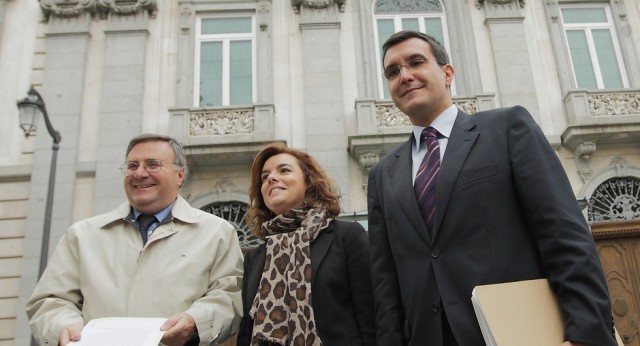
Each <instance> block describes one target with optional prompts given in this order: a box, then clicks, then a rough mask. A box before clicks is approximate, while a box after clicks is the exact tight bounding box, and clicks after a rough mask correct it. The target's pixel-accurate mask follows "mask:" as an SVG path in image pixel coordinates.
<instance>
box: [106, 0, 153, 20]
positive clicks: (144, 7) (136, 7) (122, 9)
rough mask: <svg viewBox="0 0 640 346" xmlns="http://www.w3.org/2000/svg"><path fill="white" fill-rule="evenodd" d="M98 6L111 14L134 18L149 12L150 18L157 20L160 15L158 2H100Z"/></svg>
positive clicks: (128, 0)
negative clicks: (142, 12)
mask: <svg viewBox="0 0 640 346" xmlns="http://www.w3.org/2000/svg"><path fill="white" fill-rule="evenodd" d="M98 5H99V6H100V7H102V8H104V9H105V10H106V11H108V12H109V13H114V14H117V15H121V16H132V15H136V14H138V13H139V12H141V11H147V12H148V13H149V17H151V18H155V17H156V15H157V13H158V4H157V2H156V0H98Z"/></svg>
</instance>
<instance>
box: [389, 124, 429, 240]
mask: <svg viewBox="0 0 640 346" xmlns="http://www.w3.org/2000/svg"><path fill="white" fill-rule="evenodd" d="M413 142H414V140H413V133H412V134H411V138H409V140H408V141H406V142H405V143H404V144H402V147H401V148H399V150H398V151H397V152H396V154H395V156H396V161H395V162H394V161H390V162H392V163H391V165H390V166H389V167H387V172H388V177H389V182H390V183H391V187H392V190H393V193H394V194H395V201H396V202H397V203H398V205H399V206H400V209H402V211H403V212H404V213H405V215H407V219H408V220H409V222H411V223H412V225H413V227H412V228H413V229H415V230H416V231H417V232H418V235H419V236H420V238H422V240H423V241H424V242H425V243H426V244H427V245H429V246H430V245H431V237H430V236H429V232H428V231H427V226H426V225H425V223H424V220H423V219H422V214H420V209H419V208H418V200H417V199H416V193H415V191H414V190H413V176H412V175H413V169H412V167H413V166H412V157H411V146H412V145H413ZM389 208H391V206H389Z"/></svg>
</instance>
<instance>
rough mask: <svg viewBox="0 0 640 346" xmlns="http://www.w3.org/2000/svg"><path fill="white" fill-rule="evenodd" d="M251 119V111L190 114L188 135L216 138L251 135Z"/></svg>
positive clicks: (217, 111)
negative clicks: (228, 135)
mask: <svg viewBox="0 0 640 346" xmlns="http://www.w3.org/2000/svg"><path fill="white" fill-rule="evenodd" d="M253 117H254V112H253V109H246V110H216V111H195V112H191V113H190V115H189V135H190V136H217V135H227V134H242V133H252V132H253V121H254V118H253Z"/></svg>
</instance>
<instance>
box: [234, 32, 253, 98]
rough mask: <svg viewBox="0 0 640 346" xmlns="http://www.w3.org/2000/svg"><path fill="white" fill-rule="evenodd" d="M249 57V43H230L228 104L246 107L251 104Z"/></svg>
mask: <svg viewBox="0 0 640 346" xmlns="http://www.w3.org/2000/svg"><path fill="white" fill-rule="evenodd" d="M251 56H252V54H251V41H234V42H231V73H230V81H229V84H230V90H229V99H230V101H229V104H232V105H241V104H242V105H246V104H251V103H252V102H253V93H252V90H253V88H252V85H251V81H252V70H251V68H252V65H251Z"/></svg>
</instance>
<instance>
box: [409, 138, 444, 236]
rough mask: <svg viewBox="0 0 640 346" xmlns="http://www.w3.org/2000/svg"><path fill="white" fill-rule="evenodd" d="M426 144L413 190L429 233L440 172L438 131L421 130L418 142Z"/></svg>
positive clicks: (434, 209)
mask: <svg viewBox="0 0 640 346" xmlns="http://www.w3.org/2000/svg"><path fill="white" fill-rule="evenodd" d="M422 141H426V142H427V153H426V154H425V155H424V159H422V163H420V168H418V173H417V174H416V181H415V183H414V184H413V189H414V190H415V192H416V198H417V199H418V207H419V208H420V213H422V218H423V219H424V222H425V224H426V225H427V230H428V231H429V233H431V229H432V228H433V216H434V214H435V211H436V182H437V180H438V173H439V172H440V143H438V131H437V130H436V129H434V128H433V127H427V128H426V129H424V130H422V134H421V135H420V142H421V143H422Z"/></svg>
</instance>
